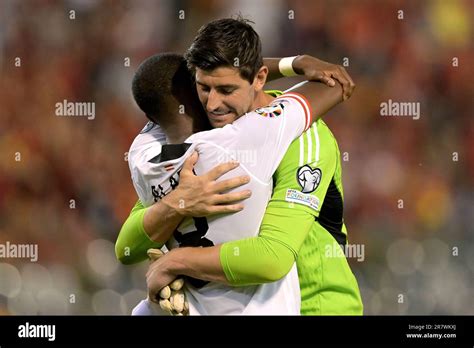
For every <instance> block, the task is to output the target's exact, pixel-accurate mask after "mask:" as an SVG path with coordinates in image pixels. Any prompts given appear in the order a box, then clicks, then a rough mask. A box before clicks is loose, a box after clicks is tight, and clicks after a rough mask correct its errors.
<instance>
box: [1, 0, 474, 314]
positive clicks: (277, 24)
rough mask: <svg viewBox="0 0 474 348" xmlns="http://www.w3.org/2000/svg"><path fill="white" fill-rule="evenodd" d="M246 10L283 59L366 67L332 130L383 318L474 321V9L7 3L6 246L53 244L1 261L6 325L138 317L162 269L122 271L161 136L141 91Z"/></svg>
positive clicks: (352, 235) (372, 301)
mask: <svg viewBox="0 0 474 348" xmlns="http://www.w3.org/2000/svg"><path fill="white" fill-rule="evenodd" d="M70 10H74V11H75V19H70V18H69V16H70V12H69V11H70ZM179 10H184V15H185V19H180V18H179ZM290 10H292V11H294V19H293V20H290V19H289V18H288V15H289V12H288V11H290ZM400 10H402V11H403V19H399V18H398V17H399V15H400V12H398V11H400ZM237 12H240V13H241V14H242V15H244V16H246V17H248V18H250V19H252V20H253V21H254V22H255V28H256V30H257V32H258V33H259V34H260V35H261V38H262V42H263V48H264V55H265V56H288V55H295V54H301V53H308V54H311V55H315V56H317V57H320V58H322V59H325V60H328V61H330V62H337V63H339V64H342V62H343V58H344V57H348V58H349V67H348V68H347V69H348V71H349V72H350V74H351V75H352V77H353V79H354V81H355V82H356V84H357V88H356V90H355V93H354V95H353V97H352V99H351V100H350V101H348V102H346V103H344V104H343V105H340V106H338V107H337V109H336V110H334V111H333V112H331V113H330V115H328V116H327V117H326V118H325V120H326V121H327V123H328V124H329V126H330V127H331V129H332V130H333V132H334V134H335V136H336V137H337V139H338V141H339V145H340V148H341V153H342V154H343V156H344V153H347V154H348V158H347V157H346V159H348V160H346V161H344V162H343V180H344V185H345V218H346V223H347V226H348V228H349V239H350V242H351V243H356V244H362V245H364V247H365V260H364V261H363V262H357V260H355V259H350V263H351V266H352V268H353V270H354V272H355V274H356V276H357V279H358V281H359V285H360V288H361V292H362V296H363V300H364V304H365V313H366V314H474V296H472V294H473V292H474V282H473V279H474V277H473V275H474V234H473V216H474V204H473V203H474V195H473V180H474V127H473V126H474V120H473V117H472V116H473V70H472V69H473V68H472V61H473V60H474V54H473V53H474V52H473V45H472V42H473V40H472V33H473V27H472V14H473V13H474V2H473V1H455V0H443V1H409V2H408V1H383V2H382V1H375V0H373V1H329V0H328V1H314V0H306V1H305V0H298V1H296V0H289V1H284V0H272V1H270V0H259V1H252V0H240V1H239V0H226V1H211V0H205V1H204V0H200V1H184V0H183V1H141V0H140V1H88V0H84V1H79V0H70V1H46V0H38V1H19V0H18V1H14V0H6V1H5V0H3V1H0V49H1V55H0V64H1V76H2V79H1V81H2V85H1V88H0V105H1V109H0V111H1V118H0V156H1V157H0V158H1V161H0V168H1V169H0V243H6V242H7V241H9V242H10V243H35V244H38V246H39V260H38V262H29V260H22V259H0V314H127V313H129V312H130V310H131V308H132V307H133V306H134V305H135V304H136V303H137V302H138V300H139V299H141V298H142V297H144V295H145V291H144V290H145V281H144V273H145V269H146V265H144V264H143V265H139V266H123V265H121V264H119V263H118V261H116V260H115V256H114V244H113V243H114V241H115V238H116V236H117V233H118V231H119V228H120V226H121V223H122V222H123V221H124V220H125V218H126V217H127V214H128V213H129V210H130V209H131V207H132V206H133V204H134V202H135V200H136V195H135V193H134V190H133V187H132V184H131V180H130V175H129V170H128V164H127V162H126V161H125V153H126V152H127V151H128V148H129V146H130V144H131V142H132V140H133V138H134V136H135V135H136V134H137V132H139V131H140V129H141V128H142V127H143V125H144V124H145V119H144V116H143V115H142V113H141V112H140V111H139V110H138V108H137V107H136V106H135V104H134V102H133V100H132V97H131V93H130V82H131V78H132V76H133V73H134V71H135V68H136V67H137V66H138V64H139V63H140V62H141V61H142V60H143V59H144V58H145V57H147V56H149V55H152V54H154V53H157V52H162V51H176V52H183V51H184V50H185V49H186V48H187V46H188V45H189V44H190V42H191V40H192V38H193V36H194V35H195V33H196V31H197V29H198V28H199V27H200V26H201V25H203V24H204V23H206V22H208V21H209V20H212V19H216V18H220V17H223V16H229V15H232V14H235V13H237ZM16 57H20V58H21V66H19V67H17V66H15V58H16ZM454 57H457V58H458V62H459V66H457V67H456V66H453V58H454ZM127 58H129V59H130V66H129V67H128V66H126V65H127V64H126V61H127ZM454 65H456V64H454ZM287 85H288V81H286V82H285V83H284V84H281V83H278V84H273V85H272V86H275V87H284V86H287ZM64 99H66V100H68V101H73V102H75V101H80V102H95V108H96V110H95V112H96V116H95V119H94V120H88V119H87V118H86V117H57V116H56V115H55V104H56V103H57V102H62V101H63V100H64ZM388 99H392V100H394V101H414V102H420V103H421V118H420V119H419V120H413V119H412V118H410V117H382V116H381V115H380V103H381V102H384V101H387V100H388ZM17 153H20V154H21V161H16V160H15V158H16V154H17ZM453 153H457V155H458V158H457V161H456V160H453V159H455V156H456V154H453ZM400 199H401V200H403V209H400V208H399V205H400V201H399V200H400ZM71 200H74V201H73V202H74V204H72V205H75V209H71V206H72V205H71V202H72V201H71ZM453 248H454V249H453ZM456 248H457V249H456ZM453 254H454V255H453ZM400 295H402V297H400ZM400 302H401V303H400Z"/></svg>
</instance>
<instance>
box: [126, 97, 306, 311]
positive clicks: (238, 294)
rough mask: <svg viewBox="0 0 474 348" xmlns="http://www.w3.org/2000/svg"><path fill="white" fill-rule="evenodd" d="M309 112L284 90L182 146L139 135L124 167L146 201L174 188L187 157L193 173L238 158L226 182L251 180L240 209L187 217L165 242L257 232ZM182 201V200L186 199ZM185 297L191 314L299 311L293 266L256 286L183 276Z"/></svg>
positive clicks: (206, 242)
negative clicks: (274, 182)
mask: <svg viewBox="0 0 474 348" xmlns="http://www.w3.org/2000/svg"><path fill="white" fill-rule="evenodd" d="M309 122H310V109H309V106H308V105H307V103H306V101H305V100H304V98H302V97H301V96H300V95H298V94H296V93H287V94H284V95H282V96H280V97H278V98H276V99H275V100H274V101H273V102H272V103H271V104H270V105H269V106H267V107H264V108H259V109H257V110H255V111H253V112H250V113H247V114H245V115H244V116H242V117H241V118H239V119H238V120H237V121H235V122H234V123H232V124H229V125H226V126H225V127H223V128H216V129H213V130H210V131H205V132H199V133H196V134H194V135H192V136H191V137H189V138H188V139H187V140H186V141H185V144H179V145H163V143H161V144H160V143H158V142H157V141H156V140H155V141H153V139H159V138H160V137H162V136H163V133H162V132H161V130H160V129H159V128H158V127H153V128H151V129H150V130H149V131H147V132H143V131H142V133H141V134H140V135H138V136H137V138H136V139H135V141H134V142H133V144H132V146H131V148H130V152H129V165H130V170H131V173H132V180H133V184H134V186H135V189H136V191H137V194H138V196H139V198H140V200H141V202H142V203H143V204H144V206H150V205H152V204H154V203H155V202H157V201H158V200H159V199H161V198H162V197H164V196H165V195H166V194H168V193H169V192H170V191H171V190H172V189H174V188H175V187H176V186H177V184H178V181H179V171H180V170H181V168H182V166H183V163H184V161H185V160H186V159H187V158H188V157H189V156H190V155H191V154H192V153H193V151H197V152H198V153H199V159H198V162H197V163H196V165H195V168H194V170H195V173H196V175H202V174H204V173H206V172H208V171H209V170H211V169H212V168H213V167H215V166H216V165H218V164H220V163H223V162H227V161H229V160H237V161H239V163H240V166H239V167H237V168H236V169H234V170H232V171H231V172H229V173H226V174H225V175H223V176H222V177H221V178H220V179H219V180H225V179H228V178H231V177H235V176H238V175H245V174H247V175H249V176H250V178H251V180H250V182H249V183H248V184H247V185H245V186H241V187H239V188H238V189H237V190H239V191H240V190H244V189H249V190H251V191H252V196H251V197H250V198H249V199H247V200H245V201H244V202H243V203H244V207H245V208H244V209H243V210H242V211H240V212H238V213H234V214H221V215H216V216H211V217H206V218H186V219H185V220H184V221H183V222H182V223H181V224H180V225H179V227H178V228H177V229H176V231H175V232H174V234H173V237H172V238H171V239H170V240H169V242H168V243H167V244H166V246H167V247H168V249H172V248H176V247H180V246H211V245H217V244H222V243H225V242H228V241H232V240H239V239H244V238H248V237H254V236H257V235H258V233H259V229H260V224H261V222H262V219H263V215H264V213H265V209H266V206H267V204H268V201H269V199H270V196H271V193H272V176H273V174H274V172H275V170H276V168H277V167H278V165H279V163H280V161H281V160H282V158H283V156H284V154H285V152H286V150H287V149H288V147H289V145H290V144H291V142H292V141H293V140H294V139H296V138H298V137H299V136H300V135H301V134H302V133H303V132H304V131H305V130H306V129H307V128H308V127H309ZM183 204H186V202H183ZM186 296H187V299H188V301H189V304H190V314H191V315H193V314H198V315H199V314H201V315H207V314H212V315H220V314H281V315H285V314H286V315H289V314H290V315H291V314H294V315H298V314H299V313H300V302H301V296H300V291H299V281H298V274H297V270H296V266H295V265H293V268H292V270H291V271H290V272H289V273H288V274H287V275H286V276H285V277H284V278H282V279H280V280H279V281H277V282H273V283H266V284H261V285H256V286H246V287H232V286H227V285H223V284H220V283H212V282H211V283H209V282H203V281H197V280H193V279H192V278H191V279H188V281H187V282H186Z"/></svg>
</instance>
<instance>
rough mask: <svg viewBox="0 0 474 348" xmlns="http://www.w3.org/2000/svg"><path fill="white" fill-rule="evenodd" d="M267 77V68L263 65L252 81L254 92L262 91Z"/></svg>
mask: <svg viewBox="0 0 474 348" xmlns="http://www.w3.org/2000/svg"><path fill="white" fill-rule="evenodd" d="M267 76H268V68H267V67H266V66H265V65H263V66H262V67H261V68H260V69H259V70H258V72H257V75H255V78H254V80H253V83H254V86H255V91H257V92H260V91H261V90H262V89H263V86H264V85H265V83H266V82H267Z"/></svg>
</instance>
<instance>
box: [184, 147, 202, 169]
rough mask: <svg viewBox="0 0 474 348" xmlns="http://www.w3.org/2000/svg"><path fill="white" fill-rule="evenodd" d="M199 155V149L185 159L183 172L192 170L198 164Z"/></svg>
mask: <svg viewBox="0 0 474 348" xmlns="http://www.w3.org/2000/svg"><path fill="white" fill-rule="evenodd" d="M198 158H199V155H198V153H197V151H194V152H193V154H192V155H191V156H189V157H188V158H187V159H186V161H184V164H183V169H182V172H183V171H184V172H192V171H193V168H194V165H195V164H196V162H197V160H198Z"/></svg>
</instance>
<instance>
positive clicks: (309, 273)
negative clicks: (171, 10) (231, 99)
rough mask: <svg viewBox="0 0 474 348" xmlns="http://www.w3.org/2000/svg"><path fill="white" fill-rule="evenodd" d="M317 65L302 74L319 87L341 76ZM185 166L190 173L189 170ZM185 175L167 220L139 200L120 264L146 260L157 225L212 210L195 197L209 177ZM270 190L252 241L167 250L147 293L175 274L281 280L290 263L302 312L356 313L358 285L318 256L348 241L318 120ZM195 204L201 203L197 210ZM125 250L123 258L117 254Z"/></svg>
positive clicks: (331, 154) (337, 263) (120, 246)
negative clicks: (322, 81)
mask: <svg viewBox="0 0 474 348" xmlns="http://www.w3.org/2000/svg"><path fill="white" fill-rule="evenodd" d="M195 54H197V53H195ZM305 59H306V61H307V60H308V59H309V58H308V57H305V56H303V57H300V59H297V60H294V61H293V67H294V68H295V70H297V71H298V72H300V73H301V72H303V71H304V69H302V68H298V64H299V63H302V62H305ZM311 62H313V63H314V62H315V61H311ZM317 62H318V64H319V68H321V66H322V67H323V69H319V70H318V69H315V68H314V66H311V68H309V69H307V70H308V71H309V72H310V74H311V73H313V74H315V73H317V74H319V75H320V77H323V78H324V79H325V81H326V82H327V81H330V79H328V76H332V77H334V78H335V79H337V80H339V81H341V80H344V79H345V78H346V77H345V72H341V70H340V69H339V68H337V67H335V66H333V65H329V64H327V65H324V63H322V62H320V61H317ZM266 64H267V65H269V66H270V71H273V73H274V74H275V66H274V64H275V63H274V62H273V63H271V62H269V61H267V62H266ZM272 65H273V69H272ZM276 70H277V71H278V69H276ZM308 71H306V72H307V73H308ZM307 77H308V76H307ZM312 77H313V79H314V76H312ZM308 78H311V76H309V77H308ZM349 79H350V78H349ZM349 81H350V80H349ZM332 82H333V81H332ZM187 168H188V169H186V170H189V165H188V166H187ZM188 174H190V173H186V172H185V169H183V172H182V173H181V182H180V185H179V186H178V187H177V188H176V191H175V192H176V194H175V195H172V194H169V195H168V196H167V199H166V206H167V208H168V209H170V210H174V213H173V212H171V213H170V212H168V213H170V214H171V216H172V217H171V218H168V219H166V220H163V219H162V218H163V217H164V216H165V215H166V214H162V218H160V217H159V214H158V215H156V214H155V215H153V214H152V213H153V211H154V209H156V207H157V206H158V205H154V206H152V207H150V208H147V209H144V208H143V206H142V205H141V204H140V202H138V203H137V205H136V206H135V207H134V209H133V210H132V213H131V215H130V217H129V218H128V219H127V221H126V222H125V224H124V226H123V228H122V231H121V233H120V236H119V239H118V241H117V245H116V251H117V255H118V257H119V259H120V260H121V261H122V262H124V263H133V262H137V261H140V260H142V259H144V258H145V257H146V250H147V249H148V248H149V247H160V246H161V245H162V243H156V240H159V239H160V238H159V237H158V238H157V237H155V238H153V239H154V240H153V239H151V238H150V236H153V235H155V236H160V234H159V233H156V231H157V230H159V229H160V228H162V227H163V225H169V226H168V228H169V229H170V230H171V231H173V230H174V228H175V227H176V226H177V225H178V224H179V222H180V219H179V216H183V214H188V215H193V214H196V213H197V211H198V210H199V209H200V210H201V211H204V212H206V213H207V212H210V211H211V210H212V209H210V208H209V207H208V206H206V202H205V198H206V195H205V194H203V192H202V188H203V187H204V184H205V183H204V184H203V182H202V180H203V179H207V180H208V178H203V177H193V176H192V175H188ZM274 185H275V188H274V191H273V196H272V199H271V201H270V203H269V205H268V207H267V211H266V214H265V217H264V220H263V222H262V225H261V230H260V234H259V236H258V237H253V238H247V239H244V240H240V241H234V242H228V243H224V244H222V245H217V246H213V247H207V248H190V247H187V248H179V249H174V250H172V251H171V252H169V253H167V254H166V255H165V256H163V257H161V258H160V259H159V260H158V261H156V262H155V263H153V265H152V266H151V268H150V271H149V273H148V274H149V277H148V282H149V288H150V291H151V292H152V293H158V291H159V290H160V289H162V288H163V287H164V286H165V285H167V284H168V283H169V282H170V280H172V279H174V278H175V277H176V276H177V275H181V274H182V275H188V276H192V277H194V278H201V279H203V280H209V281H219V282H223V283H226V284H231V285H234V286H245V285H252V284H260V283H265V282H272V281H276V280H278V279H280V278H281V277H283V276H284V275H286V273H287V272H288V271H289V270H290V268H291V266H292V265H293V263H294V262H295V260H296V262H297V266H298V275H299V279H300V287H301V297H302V298H301V300H302V308H301V313H302V314H361V313H362V303H361V300H360V295H359V291H358V287H357V283H356V281H355V278H354V276H353V274H352V272H351V270H350V268H349V266H348V264H347V261H346V259H345V258H340V257H326V256H325V254H324V250H325V246H326V245H332V244H333V243H338V244H345V243H346V242H347V238H346V235H347V234H346V229H345V226H344V224H343V218H342V204H343V201H342V197H343V196H342V184H341V166H340V156H339V150H338V147H337V143H336V141H335V139H334V137H333V136H332V134H331V132H330V131H329V129H328V128H327V126H326V125H325V124H324V122H322V121H319V122H317V123H316V124H315V125H313V127H311V128H310V129H309V130H308V131H307V132H306V133H305V134H303V135H302V136H301V137H300V138H299V139H297V140H296V141H294V142H293V143H292V145H291V146H290V148H289V150H288V152H287V153H286V155H285V157H284V158H283V160H282V162H281V163H280V166H279V167H278V169H277V171H276V173H275V176H274ZM197 186H199V187H200V188H201V192H199V190H197V189H196V187H197ZM180 187H184V188H183V189H180ZM190 188H194V191H191V190H190ZM178 190H180V191H179V194H178V193H177V192H178ZM186 190H187V191H186ZM191 192H192V193H191ZM172 193H173V192H172ZM185 194H188V196H184V195H185ZM178 197H179V198H180V199H184V198H183V197H189V199H185V200H186V202H190V201H192V199H191V198H195V197H201V198H202V202H198V203H197V204H196V210H197V211H194V212H192V211H191V210H192V208H191V207H189V206H187V207H186V209H188V211H187V212H186V211H185V209H182V208H180V206H179V200H178ZM199 204H202V206H201V207H200V208H198V206H199ZM203 206H204V208H203ZM146 216H148V219H146ZM168 217H169V216H168ZM171 220H175V221H176V224H175V226H172V224H171V225H170V224H169V223H170V221H171ZM159 225H161V226H159ZM146 231H150V232H151V233H150V234H148V233H147V232H146ZM165 234H166V233H165ZM127 248H129V249H128V250H129V251H130V254H129V255H127V254H126V253H124V250H126V249H127Z"/></svg>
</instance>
